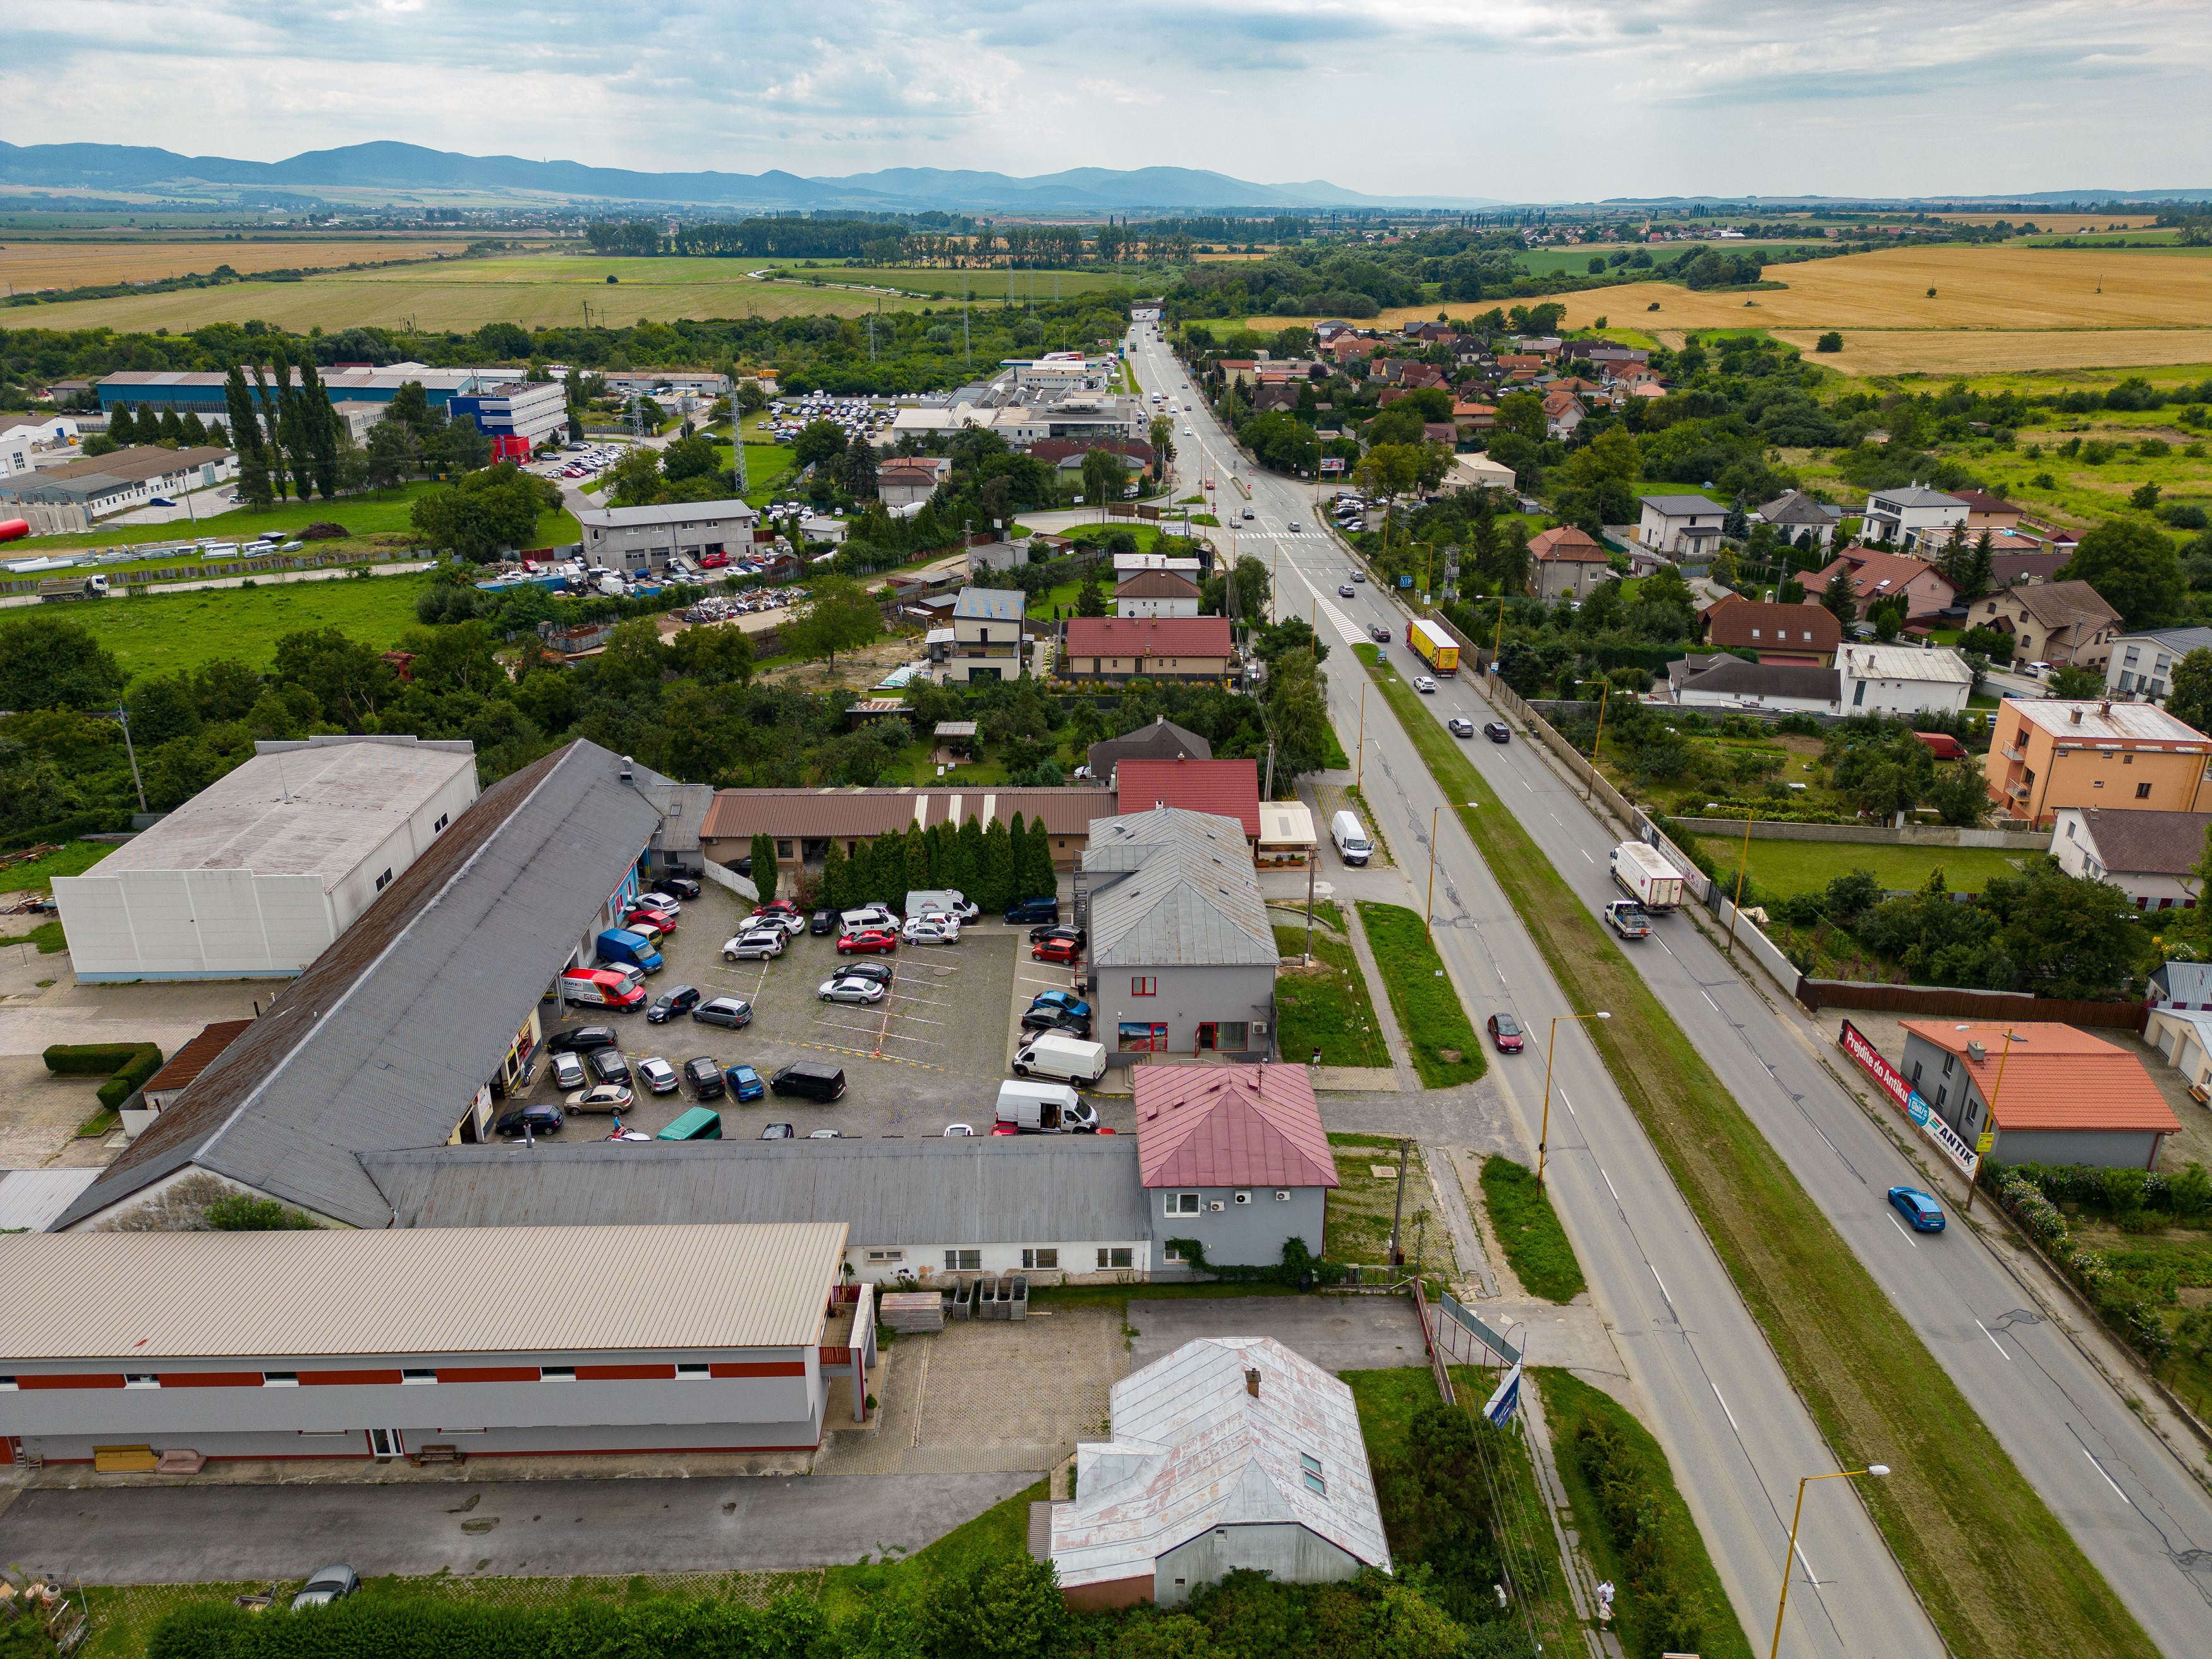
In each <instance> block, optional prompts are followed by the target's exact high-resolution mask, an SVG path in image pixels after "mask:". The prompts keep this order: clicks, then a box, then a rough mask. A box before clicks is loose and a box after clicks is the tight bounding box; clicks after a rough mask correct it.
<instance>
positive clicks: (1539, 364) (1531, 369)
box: [1498, 351, 1547, 380]
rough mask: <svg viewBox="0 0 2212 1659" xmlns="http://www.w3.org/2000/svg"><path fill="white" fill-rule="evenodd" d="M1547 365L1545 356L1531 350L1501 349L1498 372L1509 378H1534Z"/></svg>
mask: <svg viewBox="0 0 2212 1659" xmlns="http://www.w3.org/2000/svg"><path fill="white" fill-rule="evenodd" d="M1545 368H1547V364H1546V362H1545V361H1544V359H1543V358H1541V357H1540V356H1537V355H1536V354H1535V353H1534V352H1529V351H1501V352H1499V353H1498V373H1499V374H1504V376H1506V377H1507V378H1508V379H1509V380H1534V379H1535V378H1536V377H1537V376H1538V375H1539V374H1542V373H1543V372H1544V370H1545Z"/></svg>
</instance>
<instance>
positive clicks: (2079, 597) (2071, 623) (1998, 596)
mask: <svg viewBox="0 0 2212 1659" xmlns="http://www.w3.org/2000/svg"><path fill="white" fill-rule="evenodd" d="M1967 626H1969V627H1972V628H1988V629H1995V630H1996V632H1998V633H2000V634H2009V635H2012V636H2013V647H2012V660H2013V664H2014V665H2015V666H2016V667H2026V666H2027V665H2028V664H2029V663H2031V662H2047V663H2052V664H2061V663H2073V664H2075V665H2079V666H2081V667H2083V668H2094V669H2098V670H2100V671H2108V670H2109V668H2110V665H2111V663H2112V643H2113V641H2115V640H2117V639H2118V637H2119V634H2120V613H2119V612H2118V611H2115V610H2113V609H2112V606H2111V605H2107V604H2106V603H2105V601H2104V599H2103V598H2102V597H2101V596H2100V594H2099V593H2098V592H2097V590H2096V589H2095V588H2093V587H2092V586H2089V584H2088V583H2087V582H2082V581H2064V582H2037V583H2034V584H2033V585H2031V586H2022V587H2007V588H2002V589H2000V590H1998V591H1997V592H1994V593H1990V594H1986V595H1984V597H1983V598H1981V599H1976V600H1975V601H1974V602H1973V604H1972V605H1970V606H1969V607H1968V608H1967Z"/></svg>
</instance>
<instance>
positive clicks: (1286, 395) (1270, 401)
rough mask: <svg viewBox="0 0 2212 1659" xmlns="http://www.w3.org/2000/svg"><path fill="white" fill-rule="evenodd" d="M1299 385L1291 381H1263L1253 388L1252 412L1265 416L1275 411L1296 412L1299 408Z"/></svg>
mask: <svg viewBox="0 0 2212 1659" xmlns="http://www.w3.org/2000/svg"><path fill="white" fill-rule="evenodd" d="M1299 384H1302V383H1297V384H1294V383H1292V382H1291V381H1289V380H1263V381H1261V383H1260V384H1259V385H1258V386H1254V387H1253V388H1252V412H1253V413H1254V414H1255V415H1265V414H1267V413H1269V412H1271V411H1273V410H1279V409H1281V410H1294V409H1296V408H1297V406H1298V391H1299Z"/></svg>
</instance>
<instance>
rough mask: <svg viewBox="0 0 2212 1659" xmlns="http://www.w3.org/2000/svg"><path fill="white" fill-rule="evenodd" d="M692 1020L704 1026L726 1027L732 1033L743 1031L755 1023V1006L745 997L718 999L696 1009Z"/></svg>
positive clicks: (692, 1014)
mask: <svg viewBox="0 0 2212 1659" xmlns="http://www.w3.org/2000/svg"><path fill="white" fill-rule="evenodd" d="M691 1018H694V1019H696V1020H697V1021H698V1022H699V1023H700V1024H702V1025H726V1026H727V1027H728V1028H729V1029H730V1030H732V1031H742V1030H744V1028H745V1027H746V1026H748V1025H750V1024H752V1023H753V1006H752V1004H751V1003H750V1002H747V1001H746V1000H744V998H743V997H716V998H715V999H714V1000H713V1001H712V1002H702V1003H701V1004H700V1005H699V1006H697V1007H696V1008H694V1009H693V1010H692V1011H691Z"/></svg>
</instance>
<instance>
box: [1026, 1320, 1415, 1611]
mask: <svg viewBox="0 0 2212 1659" xmlns="http://www.w3.org/2000/svg"><path fill="white" fill-rule="evenodd" d="M1108 1429H1109V1432H1110V1434H1111V1436H1112V1438H1110V1439H1108V1440H1104V1441H1096V1440H1094V1441H1086V1442H1084V1443H1080V1444H1079V1446H1078V1447H1077V1449H1076V1463H1075V1473H1074V1484H1073V1488H1072V1490H1073V1491H1074V1492H1075V1493H1076V1494H1077V1495H1076V1497H1075V1498H1072V1499H1071V1500H1069V1501H1068V1502H1066V1503H1062V1504H1052V1505H1051V1506H1050V1508H1049V1510H1047V1511H1046V1517H1047V1522H1046V1528H1045V1550H1046V1551H1048V1553H1049V1554H1050V1557H1051V1560H1052V1565H1053V1573H1054V1582H1055V1583H1058V1584H1059V1585H1060V1594H1061V1595H1062V1596H1063V1597H1064V1598H1065V1599H1066V1602H1067V1604H1068V1606H1070V1607H1078V1608H1082V1609H1085V1610H1096V1609H1100V1608H1107V1607H1133V1606H1135V1605H1136V1604H1138V1603H1139V1602H1146V1601H1151V1602H1157V1603H1158V1604H1159V1605H1160V1606H1162V1607H1179V1606H1181V1605H1182V1604H1183V1603H1184V1602H1185V1601H1188V1599H1189V1598H1190V1597H1191V1596H1192V1595H1194V1594H1195V1593H1196V1592H1197V1591H1198V1590H1199V1589H1200V1588H1202V1587H1204V1586H1206V1585H1211V1584H1215V1583H1219V1582H1220V1580H1221V1579H1222V1578H1224V1577H1226V1576H1227V1575H1228V1574H1230V1573H1231V1572H1235V1571H1240V1570H1242V1571H1253V1572H1259V1573H1264V1574H1266V1575H1267V1577H1270V1578H1272V1579H1273V1580H1274V1581H1276V1582H1277V1583H1291V1584H1297V1583H1309V1584H1310V1583H1333V1582H1337V1581H1340V1580H1344V1579H1347V1578H1352V1577H1357V1576H1358V1574H1359V1573H1360V1572H1361V1571H1364V1570H1365V1569H1367V1568H1370V1567H1373V1568H1377V1569H1379V1570H1381V1571H1383V1572H1386V1573H1387V1572H1389V1571H1390V1552H1389V1542H1388V1541H1387V1540H1386V1538H1385V1536H1384V1534H1383V1515H1382V1510H1381V1509H1380V1508H1379V1507H1378V1505H1377V1504H1376V1497H1375V1478H1374V1474H1373V1473H1372V1471H1371V1470H1370V1468H1368V1462H1367V1444H1366V1441H1365V1440H1364V1437H1362V1436H1361V1433H1360V1429H1359V1412H1358V1406H1357V1404H1356V1403H1355V1401H1353V1398H1352V1390H1351V1389H1350V1388H1349V1387H1347V1386H1346V1384H1345V1383H1341V1382H1340V1381H1338V1380H1337V1379H1336V1378H1335V1377H1334V1376H1330V1375H1329V1374H1328V1372H1327V1371H1325V1370H1322V1368H1321V1367H1320V1366H1318V1365H1316V1364H1314V1363H1313V1362H1312V1361H1311V1360H1310V1359H1307V1358H1304V1357H1303V1356H1301V1355H1299V1354H1297V1353H1293V1352H1291V1350H1290V1349H1288V1348H1286V1347H1285V1346H1283V1345H1282V1344H1281V1343H1279V1342H1277V1341H1276V1340H1274V1339H1273V1338H1272V1337H1265V1336H1251V1337H1201V1338H1200V1339H1198V1340H1195V1341H1192V1342H1187V1343H1185V1344H1184V1345H1183V1346H1182V1347H1180V1348H1177V1349H1176V1351H1175V1352H1173V1353H1170V1354H1169V1355H1167V1356H1165V1357H1164V1358H1160V1359H1156V1360H1154V1361H1153V1362H1152V1364H1149V1365H1146V1366H1145V1367H1143V1368H1142V1369H1141V1370H1136V1371H1133V1372H1131V1373H1130V1374H1129V1375H1128V1376H1125V1377H1123V1378H1122V1379H1121V1381H1120V1382H1118V1383H1115V1384H1114V1386H1113V1389H1112V1392H1111V1394H1110V1395H1109V1416H1108ZM1040 1553H1045V1552H1044V1551H1041V1552H1040Z"/></svg>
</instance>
